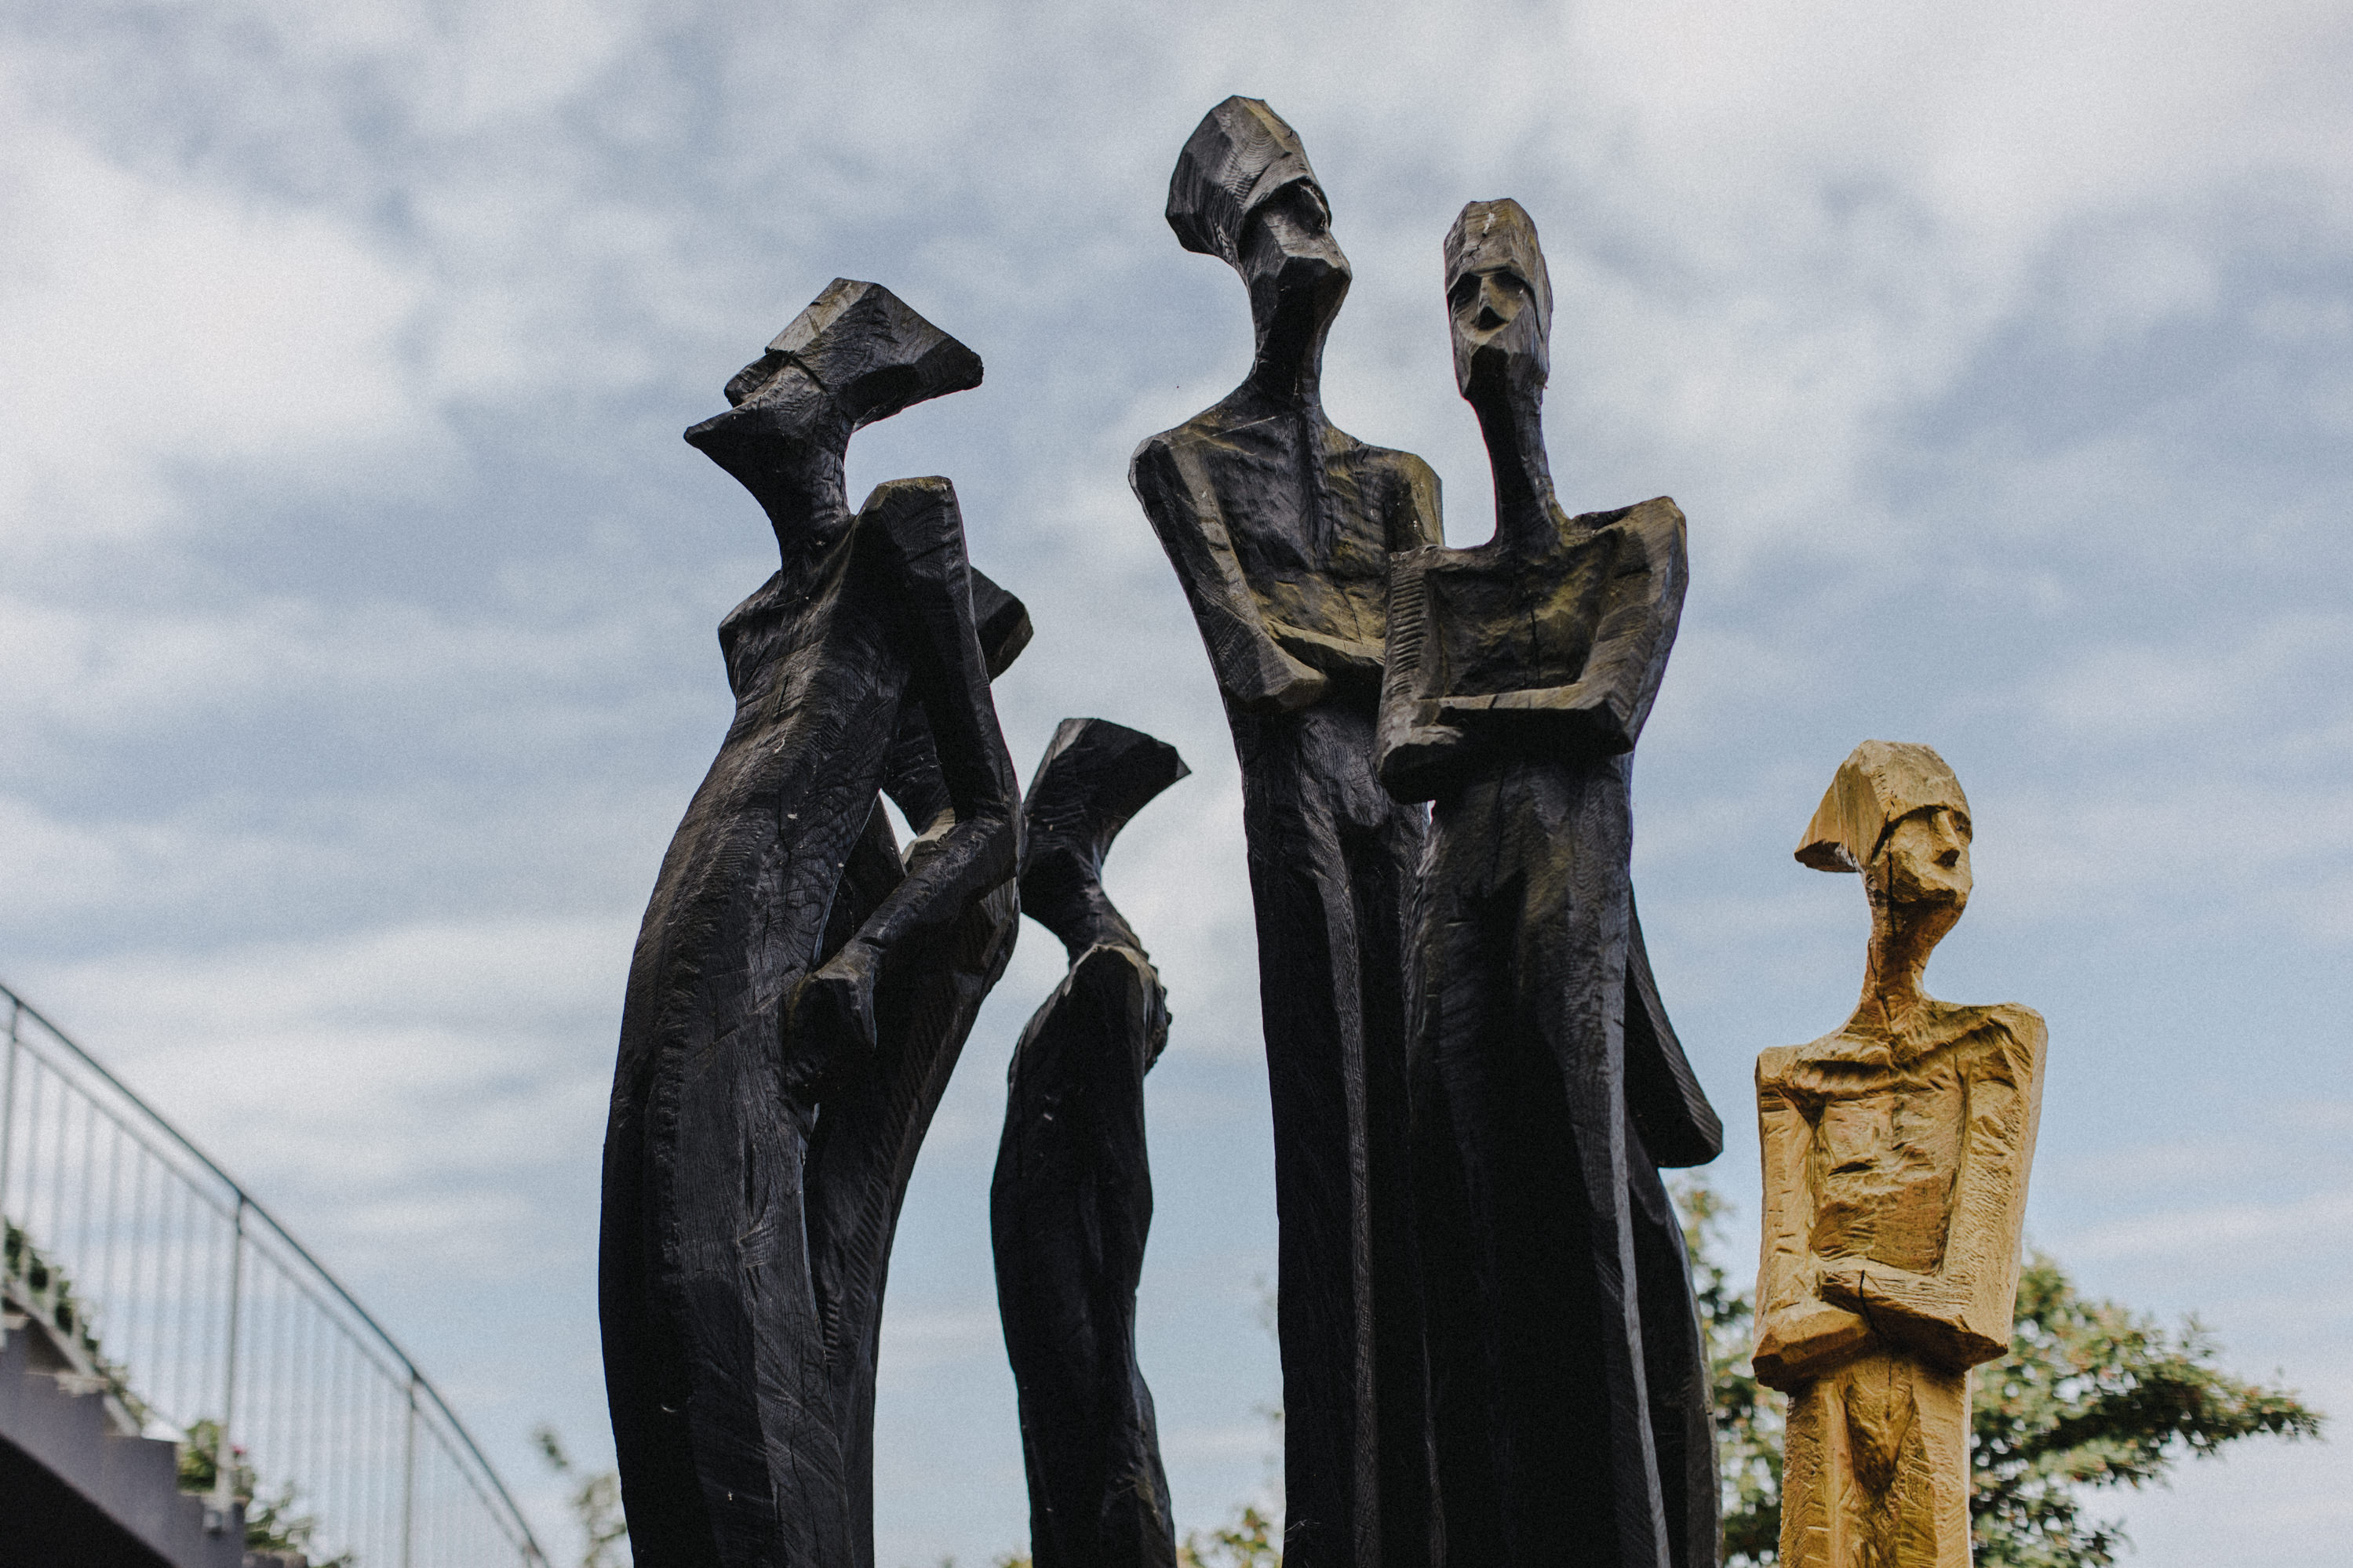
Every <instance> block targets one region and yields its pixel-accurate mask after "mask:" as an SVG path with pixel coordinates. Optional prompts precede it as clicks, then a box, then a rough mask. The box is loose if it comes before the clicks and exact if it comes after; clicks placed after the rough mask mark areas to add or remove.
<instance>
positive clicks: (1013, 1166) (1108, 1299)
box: [989, 719, 1187, 1568]
mask: <svg viewBox="0 0 2353 1568" xmlns="http://www.w3.org/2000/svg"><path fill="white" fill-rule="evenodd" d="M1186 772H1187V770H1186V767H1185V763H1183V761H1182V760H1181V759H1179V758H1178V757H1177V755H1176V749H1175V748H1174V747H1172V746H1169V745H1166V744H1164V743H1163V742H1159V741H1155V740H1154V739H1153V738H1152V737H1151V736H1149V735H1145V734H1140V733H1138V732H1137V731H1134V730H1130V729H1126V728H1124V727H1122V726H1121V725H1118V724H1113V723H1109V722H1106V721H1103V720H1101V719H1065V720H1063V721H1062V723H1061V727H1060V729H1058V730H1056V731H1054V740H1053V743H1052V744H1050V746H1048V747H1047V748H1046V755H1045V758H1044V760H1043V761H1041V762H1040V763H1039V764H1038V776H1037V778H1036V779H1035V780H1033V781H1032V782H1031V784H1030V785H1029V797H1028V798H1027V799H1026V800H1025V801H1024V802H1023V803H1022V807H1021V810H1022V816H1023V818H1024V819H1025V822H1026V824H1027V833H1026V834H1025V836H1024V837H1023V840H1022V858H1021V910H1022V912H1023V913H1024V914H1027V915H1028V916H1029V918H1030V919H1032V920H1034V921H1038V923H1039V924H1040V925H1042V926H1044V927H1045V928H1046V929H1047V930H1048V931H1052V932H1053V933H1054V934H1055V935H1056V936H1058V937H1060V938H1061V939H1062V945H1063V946H1064V947H1065V948H1067V949H1069V950H1070V954H1071V970H1070V973H1068V974H1067V975H1065V976H1064V977H1063V979H1062V984H1060V986H1058V987H1057V988H1056V989H1055V992H1054V994H1053V995H1052V996H1050V998H1048V999H1047V1002H1046V1005H1044V1006H1042V1007H1040V1008H1039V1009H1038V1014H1037V1016H1035V1017H1033V1018H1031V1019H1030V1020H1029V1027H1028V1028H1026V1029H1024V1030H1023V1031H1022V1032H1021V1042H1020V1044H1019V1045H1018V1047H1015V1049H1014V1053H1013V1068H1012V1073H1011V1077H1010V1079H1009V1082H1008V1092H1007V1095H1006V1102H1005V1140H1004V1142H1003V1143H1001V1144H1000V1145H999V1146H998V1149H997V1179H996V1182H995V1184H993V1185H992V1186H991V1187H990V1189H989V1225H990V1229H991V1231H992V1233H993V1235H994V1239H995V1241H996V1244H997V1306H998V1310H999V1311H1000V1313H1001V1315H1002V1317H1003V1319H1004V1323H1005V1348H1006V1350H1007V1352H1008V1353H1009V1354H1010V1356H1011V1358H1012V1361H1013V1376H1014V1381H1015V1383H1016V1384H1017V1385H1018V1388H1019V1390H1020V1397H1021V1455H1022V1460H1023V1463H1024V1464H1025V1466H1026V1467H1027V1468H1028V1470H1029V1550H1030V1553H1031V1556H1032V1557H1033V1558H1034V1559H1035V1561H1036V1563H1037V1564H1038V1568H1176V1529H1175V1525H1174V1523H1173V1521H1172V1520H1171V1518H1170V1515H1169V1510H1168V1479H1167V1477H1166V1475H1165V1474H1164V1473H1163V1471H1162V1469H1161V1467H1160V1438H1159V1434H1158V1432H1157V1431H1156V1429H1155V1426H1154V1425H1153V1419H1152V1393H1151V1391H1150V1390H1149V1389H1147V1388H1146V1387H1145V1384H1144V1374H1143V1373H1142V1372H1141V1371H1140V1370H1139V1369H1138V1368H1137V1366H1136V1363H1135V1285H1136V1280H1137V1279H1138V1278H1139V1277H1140V1276H1141V1275H1142V1273H1143V1270H1144V1240H1145V1232H1146V1231H1148V1230H1149V1229H1150V1228H1151V1225H1152V1172H1151V1168H1150V1165H1149V1164H1148V1163H1147V1161H1146V1157H1145V1142H1144V1075H1145V1073H1146V1072H1148V1071H1150V1070H1151V1068H1152V1064H1153V1063H1154V1062H1155V1061H1156V1060H1158V1059H1159V1056H1160V1052H1161V1048H1162V1047H1164V1046H1166V1044H1167V1043H1168V1005H1167V996H1166V993H1165V992H1163V991H1162V989H1161V986H1160V976H1159V974H1158V973H1156V972H1155V970H1154V969H1153V967H1152V960H1151V959H1150V958H1149V957H1148V956H1147V955H1146V954H1145V951H1144V943H1143V942H1139V941H1138V940H1137V939H1136V935H1135V932H1134V930H1133V929H1132V928H1131V927H1130V926H1129V925H1128V923H1127V921H1125V920H1124V919H1122V918H1121V916H1120V912H1119V910H1116V909H1114V908H1113V906H1112V902H1111V900H1109V899H1108V898H1106V897H1104V895H1103V856H1104V854H1105V853H1106V852H1107V851H1108V850H1109V849H1110V848H1111V841H1112V839H1113V837H1116V836H1117V834H1118V833H1119V830H1120V829H1121V828H1122V827H1124V826H1126V825H1127V820H1128V818H1130V817H1132V816H1134V815H1135V814H1136V812H1137V811H1139V810H1141V809H1142V808H1143V806H1144V805H1145V802H1147V801H1149V800H1150V799H1151V798H1152V797H1153V796H1154V795H1158V794H1159V793H1160V792H1161V791H1162V790H1164V789H1166V788H1167V787H1168V786H1169V785H1170V784H1175V783H1176V781H1177V780H1178V779H1181V778H1183V777H1184V776H1185V774H1186Z"/></svg>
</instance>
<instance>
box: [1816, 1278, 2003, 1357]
mask: <svg viewBox="0 0 2353 1568" xmlns="http://www.w3.org/2000/svg"><path fill="white" fill-rule="evenodd" d="M1820 1290H1821V1295H1822V1300H1826V1301H1831V1302H1835V1303H1837V1304H1838V1305H1839V1306H1841V1307H1844V1308H1847V1309H1849V1310H1852V1311H1855V1312H1859V1313H1861V1314H1862V1315H1863V1316H1864V1317H1867V1318H1869V1319H1870V1320H1871V1321H1873V1323H1875V1324H1877V1325H1878V1326H1879V1327H1880V1328H1881V1329H1882V1330H1883V1331H1884V1332H1885V1333H1886V1334H1887V1336H1888V1337H1889V1338H1890V1339H1892V1340H1894V1341H1896V1342H1900V1343H1902V1344H1904V1345H1905V1346H1907V1347H1909V1348H1911V1349H1912V1350H1915V1351H1916V1352H1919V1353H1921V1354H1923V1355H1926V1356H1930V1357H1933V1358H1934V1359H1935V1360H1936V1361H1939V1362H1942V1363H1945V1364H1946V1365H1947V1366H1949V1367H1952V1368H1954V1369H1956V1370H1958V1369H1959V1368H1962V1367H1969V1366H1975V1365H1977V1364H1978V1363H1981V1362H1989V1361H1994V1360H1998V1359H1999V1358H2000V1356H2002V1355H2003V1354H2004V1353H2005V1352H2007V1351H2008V1350H2009V1349H2010V1347H2009V1346H2008V1345H2007V1344H2005V1343H2003V1342H2001V1341H2000V1340H1999V1339H1996V1338H1995V1337H1994V1336H1992V1335H1991V1334H1989V1333H1986V1332H1984V1331H1982V1330H1981V1329H1980V1328H1978V1326H1977V1325H1976V1324H1973V1323H1972V1322H1971V1321H1969V1300H1968V1294H1967V1293H1966V1292H1965V1291H1963V1290H1962V1289H1960V1288H1959V1287H1958V1286H1957V1285H1956V1284H1955V1283H1953V1282H1952V1281H1950V1280H1947V1279H1938V1278H1937V1277H1936V1276H1935V1275H1930V1274H1915V1273H1914V1272H1912V1271H1911V1270H1910V1269H1907V1268H1889V1267H1887V1266H1886V1265H1885V1264H1881V1263H1872V1262H1869V1261H1867V1260H1865V1259H1863V1258H1839V1259H1837V1260H1835V1261H1833V1262H1830V1263H1826V1264H1824V1265H1823V1267H1822V1273H1821V1284H1820Z"/></svg>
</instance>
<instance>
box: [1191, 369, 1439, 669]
mask: <svg viewBox="0 0 2353 1568" xmlns="http://www.w3.org/2000/svg"><path fill="white" fill-rule="evenodd" d="M1155 444H1157V445H1161V446H1164V447H1166V451H1167V453H1168V455H1169V457H1171V458H1173V459H1174V461H1175V463H1176V468H1177V469H1178V471H1179V473H1180V475H1181V476H1182V477H1183V479H1184V481H1185V482H1186V485H1187V489H1188V491H1189V492H1190V494H1189V497H1188V499H1189V500H1190V502H1191V504H1192V505H1193V507H1194V508H1195V509H1197V510H1200V511H1207V512H1208V513H1210V514H1212V515H1213V516H1214V517H1215V519H1216V521H1218V522H1219V524H1220V525H1221V526H1222V527H1223V529H1224V531H1225V533H1226V537H1227V539H1228V540H1229V542H1230V544H1231V546H1232V550H1233V554H1234V560H1235V563H1236V565H1237V566H1238V567H1239V568H1240V573H1241V575H1242V577H1243V579H1244V581H1245V582H1246V584H1248V588H1249V591H1250V595H1251V598H1252V599H1253V601H1254V602H1255V605H1256V608H1257V610H1258V614H1259V616H1260V617H1261V620H1262V621H1264V622H1265V624H1266V627H1267V630H1268V632H1269V633H1270V634H1271V636H1273V637H1274V638H1275V640H1276V641H1277V642H1278V643H1279V644H1281V645H1282V647H1283V649H1284V651H1285V652H1287V653H1290V654H1291V655H1292V656H1293V658H1298V659H1300V660H1301V661H1302V662H1303V663H1306V664H1309V665H1311V666H1313V667H1314V668H1319V669H1324V671H1325V672H1326V673H1327V674H1337V673H1345V671H1344V670H1342V669H1340V668H1337V667H1339V666H1342V665H1346V664H1354V665H1356V666H1358V667H1360V668H1361V671H1362V673H1363V674H1364V675H1365V676H1366V677H1367V678H1370V679H1377V671H1378V668H1379V663H1380V656H1381V644H1382V640H1383V638H1384V637H1385V636H1386V635H1387V628H1388V572H1389V552H1391V551H1393V550H1405V549H1411V548H1413V547H1415V546H1417V545H1419V544H1424V543H1429V542H1434V541H1435V533H1436V528H1437V520H1436V518H1435V517H1434V516H1431V517H1427V518H1425V517H1424V516H1423V515H1422V512H1423V510H1424V508H1425V507H1427V506H1429V504H1430V503H1429V502H1428V501H1426V500H1423V499H1422V498H1423V497H1424V496H1426V495H1429V494H1430V493H1431V492H1432V491H1433V490H1434V481H1433V480H1431V479H1430V477H1429V469H1428V467H1427V466H1426V465H1425V464H1423V463H1422V461H1421V459H1420V458H1416V457H1414V456H1413V455H1412V454H1411V453H1409V452H1398V451H1391V450H1389V449H1388V448H1386V447H1369V446H1366V444H1365V443H1363V442H1361V441H1359V440H1357V439H1356V437H1353V436H1350V435H1349V434H1347V433H1346V432H1345V431H1343V430H1339V429H1336V428H1335V427H1334V426H1333V425H1332V424H1331V423H1330V422H1329V421H1328V420H1326V419H1324V417H1323V416H1321V414H1320V413H1314V412H1311V411H1305V410H1293V411H1285V412H1282V413H1278V414H1274V415H1264V414H1261V413H1260V412H1258V411H1255V410H1252V409H1250V408H1249V407H1247V406H1245V405H1239V404H1237V402H1236V400H1234V399H1230V398H1229V399H1228V400H1227V401H1226V402H1225V403H1221V404H1219V405H1218V406H1216V407H1214V408H1211V409H1208V410H1206V411H1205V412H1203V413H1201V414H1199V415H1197V416H1194V417H1193V418H1192V419H1190V420H1187V422H1186V423H1185V424H1183V425H1181V426H1178V427H1177V428H1176V429H1174V430H1171V431H1169V432H1167V433H1166V434H1165V435H1163V436H1159V437H1154V440H1153V442H1152V443H1147V446H1149V445H1155ZM1147 504H1149V500H1148V499H1147ZM1172 521H1173V522H1176V523H1177V524H1178V525H1180V526H1181V525H1182V524H1183V522H1184V521H1186V520H1181V519H1155V522H1159V523H1161V524H1162V525H1163V526H1166V525H1167V524H1168V523H1170V522H1172ZM1343 685H1344V683H1343V682H1336V681H1335V699H1336V700H1345V701H1348V702H1350V703H1351V705H1352V706H1353V705H1363V706H1366V708H1367V709H1369V706H1370V701H1371V690H1370V687H1369V685H1368V684H1367V683H1366V682H1357V683H1354V684H1348V685H1346V687H1345V690H1343V689H1338V688H1341V687H1342V686H1343Z"/></svg>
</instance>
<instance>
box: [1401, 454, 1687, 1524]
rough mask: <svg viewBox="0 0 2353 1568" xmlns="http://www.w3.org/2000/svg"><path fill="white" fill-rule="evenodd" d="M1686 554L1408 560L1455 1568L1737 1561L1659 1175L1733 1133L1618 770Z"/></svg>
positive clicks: (1679, 525) (1408, 718)
mask: <svg viewBox="0 0 2353 1568" xmlns="http://www.w3.org/2000/svg"><path fill="white" fill-rule="evenodd" d="M1683 577H1684V565H1683V517H1682V514H1681V513H1680V512H1679V511H1677V510H1675V509H1674V507H1673V505H1672V502H1667V501H1663V500H1662V501H1654V502H1651V503H1648V504H1647V505H1645V506H1643V507H1641V508H1631V509H1627V510H1625V511H1621V512H1617V513H1607V514H1596V515H1593V516H1588V517H1586V518H1580V519H1577V520H1575V522H1574V523H1573V524H1566V523H1565V524H1564V526H1563V528H1562V537H1561V538H1560V539H1559V540H1558V541H1557V542H1547V544H1546V545H1545V546H1541V547H1531V546H1529V545H1528V544H1526V543H1525V542H1514V541H1509V540H1506V539H1504V538H1503V537H1502V536H1501V535H1499V537H1498V539H1497V541H1495V542H1493V543H1490V544H1487V545H1482V546H1478V547H1475V548H1472V549H1469V550H1442V549H1431V550H1423V551H1419V552H1415V553H1414V554H1413V555H1410V556H1407V557H1404V558H1401V559H1400V561H1399V562H1398V567H1397V575H1396V580H1395V584H1394V586H1393V589H1392V595H1391V601H1390V618H1391V625H1390V630H1389V637H1390V641H1389V651H1388V689H1387V690H1386V691H1385V693H1384V698H1383V707H1382V715H1381V728H1382V757H1383V777H1384V778H1385V779H1388V781H1389V782H1390V783H1391V784H1393V785H1396V786H1398V787H1399V788H1400V789H1401V790H1402V791H1403V792H1404V793H1406V794H1408V795H1430V796H1431V797H1432V811H1431V818H1430V845H1429V849H1428V852H1427V854H1426V856H1425V858H1424V859H1423V863H1422V868H1421V877H1420V900H1421V908H1420V910H1419V921H1418V927H1417V936H1416V941H1415V964H1414V969H1413V996H1412V1020H1413V1022H1412V1035H1411V1043H1410V1058H1409V1059H1410V1063H1411V1075H1412V1076H1411V1095H1412V1105H1413V1151H1414V1169H1415V1175H1416V1184H1415V1189H1414V1201H1415V1205H1416V1207H1417V1217H1418V1220H1419V1236H1420V1250H1421V1264H1422V1271H1423V1280H1424V1289H1425V1297H1426V1300H1427V1301H1428V1303H1429V1308H1428V1311H1429V1319H1428V1324H1429V1335H1430V1382H1431V1390H1432V1419H1433V1429H1434V1434H1435V1450H1436V1476H1437V1489H1438V1493H1439V1499H1440V1510H1441V1513H1442V1532H1443V1536H1444V1540H1445V1544H1446V1552H1447V1556H1448V1559H1449V1561H1451V1562H1452V1563H1459V1564H1466V1565H1467V1564H1472V1563H1480V1564H1484V1563H1509V1564H1514V1565H1515V1568H1535V1565H1539V1564H1542V1565H1547V1568H1549V1565H1555V1564H1558V1565H1563V1568H1566V1565H1568V1564H1576V1565H1578V1568H1585V1565H1588V1564H1591V1565H1600V1564H1611V1565H1625V1568H1635V1565H1640V1568H1666V1565H1668V1564H1672V1565H1674V1568H1684V1565H1686V1564H1691V1563H1707V1564H1712V1563H1714V1562H1715V1469H1714V1447H1713V1443H1712V1437H1711V1430H1710V1426H1709V1420H1708V1401H1707V1364H1706V1359H1705V1355H1704V1350H1703V1348H1702V1345H1701V1342H1700V1336H1699V1325H1698V1320H1697V1315H1696V1310H1695V1308H1694V1303H1693V1300H1692V1297H1691V1288H1690V1278H1689V1266H1688V1262H1687V1260H1686V1258H1685V1256H1684V1252H1683V1238H1682V1232H1681V1228H1680V1226H1679V1225H1678V1222H1677V1219H1676V1215H1675V1213H1674V1209H1673V1206H1672V1204H1671V1203H1670V1202H1669V1201H1668V1198H1667V1194H1666V1192H1665V1189H1664V1186H1663V1184H1662V1183H1661V1181H1660V1179H1659V1175H1658V1170H1657V1166H1658V1165H1659V1164H1661V1163H1677V1164H1682V1163H1697V1162H1700V1161H1704V1160H1706V1159H1710V1158H1713V1157H1714V1155H1715V1152H1716V1150H1717V1148H1718V1147H1719V1146H1720V1134H1721V1128H1720V1124H1719V1123H1717V1121H1716V1120H1715V1114H1714V1112H1713V1111H1712V1110H1709V1109H1708V1107H1707V1105H1706V1102H1705V1100H1704V1098H1702V1097H1701V1096H1700V1094H1699V1092H1698V1089H1697V1086H1696V1084H1695V1083H1694V1081H1693V1080H1692V1078H1691V1074H1690V1070H1689V1068H1688V1066H1687V1065H1685V1064H1684V1062H1683V1057H1682V1051H1681V1047H1680V1046H1679V1045H1678V1044H1677V1043H1676V1042H1675V1039H1674V1036H1673V1033H1672V1028H1671V1027H1670V1026H1668V1025H1667V1022H1666V1019H1665V1015H1664V1013H1663V1011H1662V1010H1661V1009H1660V1008H1659V1007H1658V1004H1657V997H1656V992H1655V989H1654V988H1653V987H1652V986H1651V984H1650V978H1649V969H1648V963H1647V959H1645V958H1644V957H1643V956H1642V953H1641V935H1640V931H1639V928H1638V927H1637V926H1636V924H1635V921H1634V913H1633V906H1632V896H1631V892H1630V887H1629V867H1628V860H1629V855H1630V847H1631V832H1632V826H1631V818H1630V803H1629V784H1628V765H1627V764H1628V760H1629V759H1628V757H1627V756H1626V755H1625V754H1624V753H1625V750H1626V748H1627V747H1630V745H1631V743H1632V741H1633V737H1634V736H1635V734H1636V733H1638V732H1639V731H1640V728H1641V721H1642V719H1643V717H1644V716H1645V715H1646V714H1647V712H1648V710H1649V708H1650V705H1651V699H1652V697H1653V696H1654V695H1655V692H1656V689H1657V686H1658V681H1659V678H1660V675H1661V674H1662V671H1663V669H1664V668H1665V664H1666V658H1667V653H1668V650H1669V649H1670V648H1671V647H1672V643H1673V638H1674V630H1675V625H1676V620H1677V616H1678V615H1679V612H1680V608H1681V605H1682V598H1683ZM1597 708H1606V709H1607V710H1608V715H1609V717H1608V719H1607V721H1596V720H1595V718H1594V713H1595V711H1596V710H1597ZM1630 1035H1631V1036H1632V1037H1633V1038H1634V1039H1635V1040H1636V1041H1638V1042H1639V1044H1640V1047H1641V1048H1640V1050H1639V1051H1637V1052H1635V1056H1636V1058H1637V1060H1636V1061H1635V1062H1633V1063H1631V1064H1630V1061H1629V1051H1630V1045H1629V1037H1630ZM1630 1079H1631V1081H1632V1083H1633V1085H1634V1087H1635V1088H1636V1089H1637V1093H1636V1095H1635V1099H1634V1101H1633V1103H1631V1104H1630V1100H1629V1086H1630Z"/></svg>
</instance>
